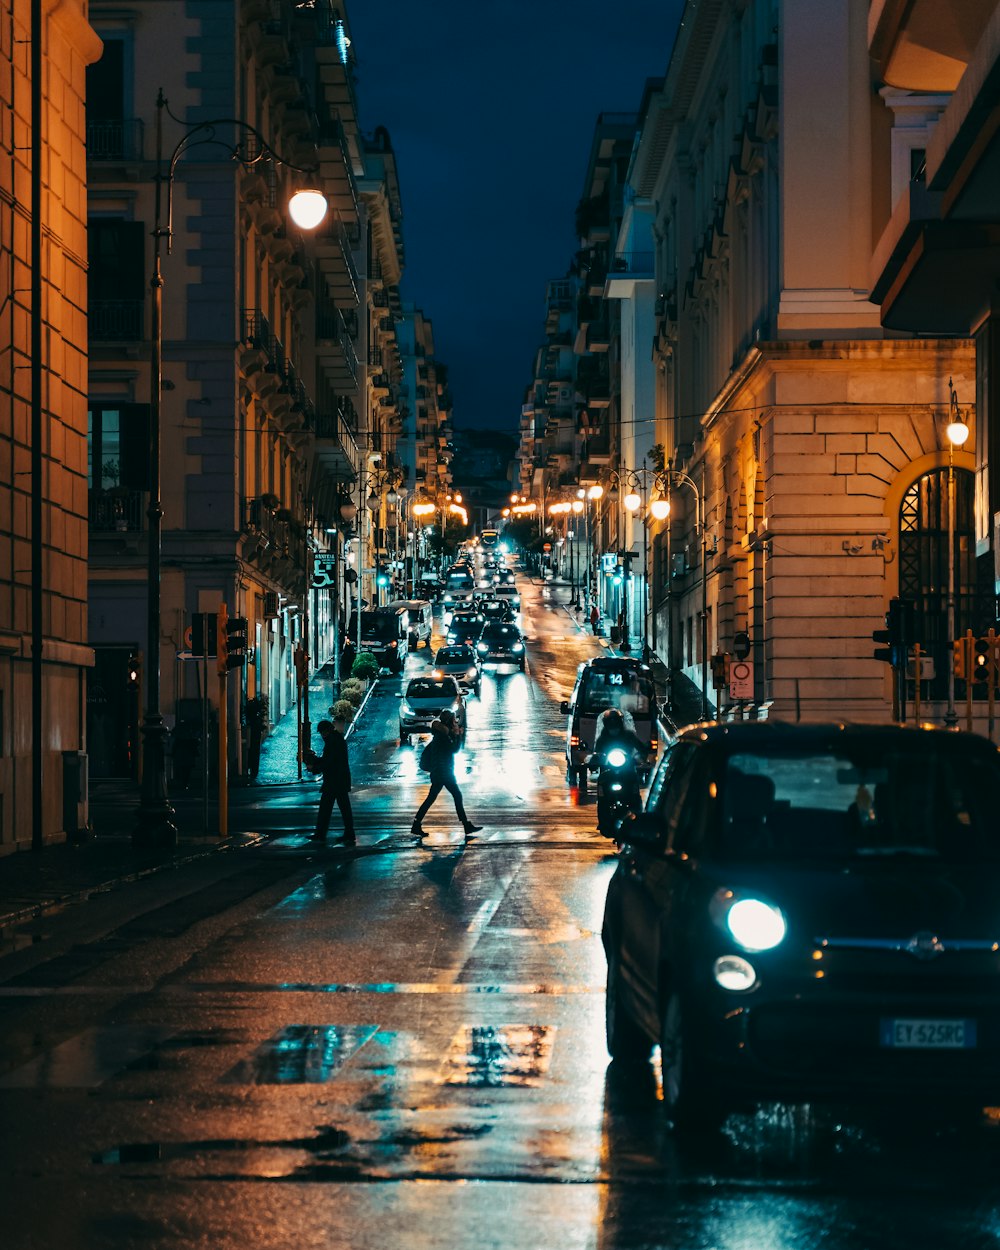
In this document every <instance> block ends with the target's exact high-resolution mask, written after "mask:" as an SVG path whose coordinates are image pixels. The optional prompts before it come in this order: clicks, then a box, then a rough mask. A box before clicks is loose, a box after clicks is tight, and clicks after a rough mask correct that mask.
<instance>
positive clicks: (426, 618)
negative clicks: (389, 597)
mask: <svg viewBox="0 0 1000 1250" xmlns="http://www.w3.org/2000/svg"><path fill="white" fill-rule="evenodd" d="M387 606H388V607H390V608H395V609H397V610H398V609H400V608H402V609H403V610H404V611H405V612H406V624H407V630H408V633H409V640H410V650H411V651H416V649H417V648H418V647H419V646H420V644H421V643H423V644H424V646H425V647H429V646H430V645H431V632H432V629H433V626H434V608H433V605H432V604H430V603H429V602H428V601H427V600H426V599H394V600H393V601H392V603H390V604H388V605H387Z"/></svg>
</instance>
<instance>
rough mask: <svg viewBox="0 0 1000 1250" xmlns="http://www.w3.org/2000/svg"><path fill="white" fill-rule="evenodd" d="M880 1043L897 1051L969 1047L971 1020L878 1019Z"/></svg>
mask: <svg viewBox="0 0 1000 1250" xmlns="http://www.w3.org/2000/svg"><path fill="white" fill-rule="evenodd" d="M881 1035H882V1045H883V1046H892V1047H896V1048H898V1049H901V1050H969V1049H971V1048H972V1047H974V1046H975V1044H976V1022H975V1020H891V1019H883V1020H882V1022H881Z"/></svg>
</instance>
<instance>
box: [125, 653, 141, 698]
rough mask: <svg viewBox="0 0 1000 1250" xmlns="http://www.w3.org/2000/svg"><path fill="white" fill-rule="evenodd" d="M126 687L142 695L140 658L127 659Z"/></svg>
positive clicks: (133, 656) (130, 657)
mask: <svg viewBox="0 0 1000 1250" xmlns="http://www.w3.org/2000/svg"><path fill="white" fill-rule="evenodd" d="M128 687H129V689H130V690H134V691H135V692H136V694H141V693H142V656H141V655H130V656H129V658H128Z"/></svg>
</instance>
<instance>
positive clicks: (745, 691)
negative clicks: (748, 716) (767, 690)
mask: <svg viewBox="0 0 1000 1250" xmlns="http://www.w3.org/2000/svg"><path fill="white" fill-rule="evenodd" d="M729 697H730V698H731V699H752V698H753V666H752V665H751V664H748V663H747V662H746V661H745V660H733V662H732V664H730V666H729Z"/></svg>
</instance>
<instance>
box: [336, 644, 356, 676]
mask: <svg viewBox="0 0 1000 1250" xmlns="http://www.w3.org/2000/svg"><path fill="white" fill-rule="evenodd" d="M355 655H356V652H355V649H354V643H353V642H351V640H350V638H345V639H344V647H343V650H342V651H341V653H340V676H341V678H345V679H346V678H348V677H350V675H351V669H352V668H353V667H354V657H355Z"/></svg>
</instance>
